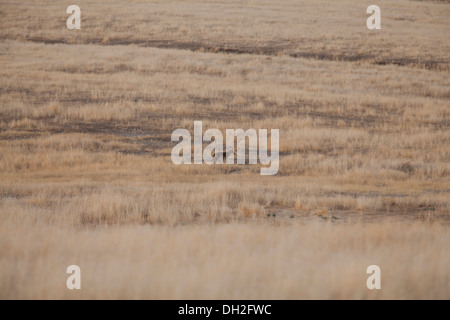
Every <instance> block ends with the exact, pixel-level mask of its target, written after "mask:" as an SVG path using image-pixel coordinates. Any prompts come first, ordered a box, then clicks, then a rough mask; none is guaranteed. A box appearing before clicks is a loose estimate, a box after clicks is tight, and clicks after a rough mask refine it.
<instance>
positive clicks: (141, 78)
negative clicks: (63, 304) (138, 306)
mask: <svg viewBox="0 0 450 320" xmlns="http://www.w3.org/2000/svg"><path fill="white" fill-rule="evenodd" d="M70 4H72V3H67V4H65V3H55V2H54V1H22V2H20V3H17V2H16V1H0V39H1V44H0V63H1V68H0V230H1V232H0V252H1V254H0V270H1V271H0V289H1V290H0V292H1V293H0V297H2V298H20V297H22V298H39V297H42V298H55V297H56V298H58V297H59V298H104V297H106V298H208V297H211V298H442V299H448V298H449V295H448V292H450V290H449V288H450V279H449V275H447V270H450V261H449V259H450V258H449V257H450V255H449V252H448V250H449V249H448V246H447V245H446V243H448V240H449V239H448V225H449V221H450V201H449V199H450V179H449V175H450V149H449V145H450V130H449V127H450V108H449V107H450V104H449V100H450V80H449V79H450V78H449V65H450V54H449V52H450V43H449V41H448V35H449V34H450V33H449V32H450V24H449V21H448V17H450V6H449V4H448V2H442V1H441V2H432V1H406V0H399V1H395V2H392V1H378V3H377V4H378V5H379V6H380V7H381V8H382V30H381V31H377V32H370V31H369V30H367V28H366V27H365V20H366V17H367V15H366V14H365V10H366V8H367V6H368V5H370V4H372V3H369V2H368V1H357V2H356V1H347V0H344V1H309V0H308V1H291V0H286V1H281V2H273V1H227V2H226V3H224V2H219V1H217V2H216V1H153V2H151V3H147V2H146V1H118V0H115V1H83V0H80V1H78V3H77V4H78V5H79V6H80V7H81V10H82V29H81V30H79V31H75V30H72V31H70V30H67V28H66V26H65V21H66V19H67V17H68V15H67V14H66V13H65V10H66V8H67V6H68V5H70ZM194 120H202V121H203V123H204V129H207V128H219V129H221V130H224V129H226V128H243V129H248V128H255V129H259V128H268V129H270V128H278V129H280V144H281V145H280V147H281V158H280V171H279V174H278V175H277V176H276V177H261V176H260V175H259V166H247V165H246V166H206V165H205V166H180V167H177V166H174V165H173V164H172V162H171V160H170V152H171V148H172V147H173V143H171V142H170V136H171V133H172V132H173V130H175V129H177V128H187V129H189V130H192V129H193V122H194ZM102 252H103V253H102ZM69 261H70V262H69ZM377 263H379V264H380V266H381V267H382V269H383V270H384V268H386V280H385V281H386V282H384V283H385V285H384V289H383V291H381V292H379V293H370V292H368V291H367V289H366V287H365V277H366V275H365V269H366V268H367V266H368V265H371V264H377ZM69 264H80V265H81V267H82V269H83V270H84V272H86V275H87V276H86V279H85V280H84V281H85V282H84V288H83V291H82V292H81V293H80V294H77V293H73V294H72V293H70V292H67V291H66V289H65V274H64V272H65V268H66V267H67V265H69ZM95 266H101V267H100V268H97V267H95ZM166 267H167V268H166ZM97 269H98V270H99V274H94V273H93V272H94V271H95V270H97ZM92 270H94V271H92ZM100 270H106V271H105V272H104V273H101V274H100ZM124 270H125V271H124ZM124 272H125V274H124ZM175 275H176V276H175ZM43 279H45V281H44V280H43ZM112 279H115V280H114V281H113V280H112ZM111 281H113V282H114V283H111ZM111 286H114V288H112V287H111ZM306 288H309V289H308V290H307V289H306Z"/></svg>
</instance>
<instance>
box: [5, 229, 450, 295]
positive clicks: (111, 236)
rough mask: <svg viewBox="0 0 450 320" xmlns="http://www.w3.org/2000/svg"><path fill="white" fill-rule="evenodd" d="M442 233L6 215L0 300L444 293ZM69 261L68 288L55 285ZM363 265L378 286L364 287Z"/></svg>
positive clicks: (449, 289)
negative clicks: (60, 223) (80, 221)
mask: <svg viewBox="0 0 450 320" xmlns="http://www.w3.org/2000/svg"><path fill="white" fill-rule="evenodd" d="M18 235H20V237H19V236H18ZM449 241H450V234H449V232H448V229H447V228H443V227H440V226H437V225H416V224H412V225H409V224H404V223H403V224H396V223H384V224H375V225H373V224H369V225H352V224H350V225H332V224H328V223H325V224H323V223H322V224H321V223H310V224H308V225H303V224H295V225H291V226H274V225H270V224H267V223H264V224H251V225H250V224H230V225H221V226H187V227H177V228H166V227H138V226H134V227H122V228H106V229H105V228H97V229H94V230H84V231H75V230H73V229H65V228H62V229H59V228H52V227H50V226H48V225H40V224H37V225H34V226H31V225H27V224H26V225H25V226H24V224H23V222H21V221H9V223H8V225H5V224H1V225H0V247H1V248H2V254H1V256H0V268H1V270H2V272H1V273H0V287H1V288H2V290H1V291H0V298H3V299H15V298H25V299H37V298H39V299H230V298H233V299H328V298H329V299H449V298H450V274H449V270H450V252H449V250H450V249H449V248H448V243H449ZM71 264H78V265H79V266H80V267H81V270H82V290H81V291H78V292H76V291H75V292H71V291H68V290H67V289H66V287H65V281H66V277H67V275H66V274H65V271H66V268H67V266H68V265H71ZM373 264H377V265H379V266H380V267H381V270H382V290H381V291H369V290H367V287H366V279H367V277H368V275H367V274H366V269H367V267H368V266H369V265H373Z"/></svg>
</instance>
